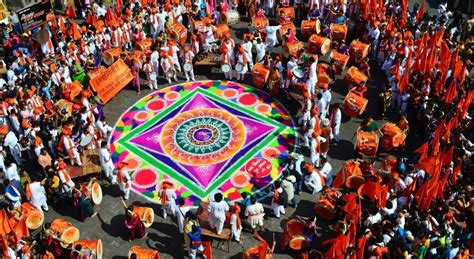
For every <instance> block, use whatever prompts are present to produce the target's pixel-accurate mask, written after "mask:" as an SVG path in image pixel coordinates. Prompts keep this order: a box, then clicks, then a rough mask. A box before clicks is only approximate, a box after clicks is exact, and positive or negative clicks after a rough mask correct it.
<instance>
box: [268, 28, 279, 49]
mask: <svg viewBox="0 0 474 259" xmlns="http://www.w3.org/2000/svg"><path fill="white" fill-rule="evenodd" d="M280 28H281V25H278V26H267V27H266V28H265V33H266V35H267V36H266V37H265V45H267V49H268V50H273V48H274V47H275V45H277V44H278V39H277V32H278V30H279V29H280Z"/></svg>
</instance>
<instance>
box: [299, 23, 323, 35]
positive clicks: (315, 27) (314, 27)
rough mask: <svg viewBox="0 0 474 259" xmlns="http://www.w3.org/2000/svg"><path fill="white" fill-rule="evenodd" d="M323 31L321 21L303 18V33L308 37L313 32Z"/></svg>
mask: <svg viewBox="0 0 474 259" xmlns="http://www.w3.org/2000/svg"><path fill="white" fill-rule="evenodd" d="M320 32H321V23H320V22H319V20H303V21H301V34H303V38H305V39H307V38H309V37H310V36H311V35H313V34H315V33H316V34H319V33H320Z"/></svg>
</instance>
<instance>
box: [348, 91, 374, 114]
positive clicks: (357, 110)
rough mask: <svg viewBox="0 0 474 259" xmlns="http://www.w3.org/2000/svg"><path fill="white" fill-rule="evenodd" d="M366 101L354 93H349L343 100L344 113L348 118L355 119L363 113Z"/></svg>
mask: <svg viewBox="0 0 474 259" xmlns="http://www.w3.org/2000/svg"><path fill="white" fill-rule="evenodd" d="M367 103H368V100H367V99H366V98H364V97H362V96H361V95H359V94H358V93H356V92H354V91H350V92H349V93H348V94H347V95H346V98H345V99H344V104H343V106H344V113H345V114H346V115H347V116H349V117H357V116H358V115H361V114H362V113H364V111H365V107H366V106H367Z"/></svg>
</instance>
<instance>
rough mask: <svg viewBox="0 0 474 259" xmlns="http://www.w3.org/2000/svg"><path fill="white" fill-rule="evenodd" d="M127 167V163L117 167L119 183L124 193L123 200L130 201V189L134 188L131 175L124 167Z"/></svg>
mask: <svg viewBox="0 0 474 259" xmlns="http://www.w3.org/2000/svg"><path fill="white" fill-rule="evenodd" d="M126 165H127V163H125V162H120V163H119V164H118V167H117V175H116V176H115V177H116V178H117V183H118V185H119V187H120V191H122V192H123V198H124V199H125V200H128V198H130V189H131V188H132V183H131V179H132V178H131V177H130V173H129V172H128V170H127V169H125V168H124V167H125V166H126Z"/></svg>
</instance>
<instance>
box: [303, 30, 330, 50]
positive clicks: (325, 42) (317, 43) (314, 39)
mask: <svg viewBox="0 0 474 259" xmlns="http://www.w3.org/2000/svg"><path fill="white" fill-rule="evenodd" d="M330 49H331V41H330V40H329V39H328V38H324V37H321V36H319V35H316V34H313V35H311V37H310V38H309V40H308V52H309V53H313V54H318V55H324V54H326V53H327V52H328V51H329V50H330Z"/></svg>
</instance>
